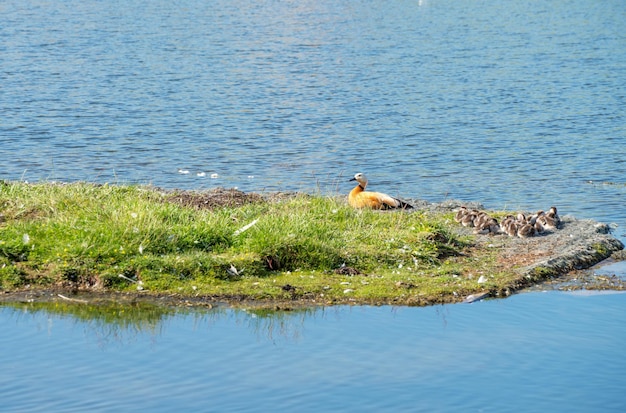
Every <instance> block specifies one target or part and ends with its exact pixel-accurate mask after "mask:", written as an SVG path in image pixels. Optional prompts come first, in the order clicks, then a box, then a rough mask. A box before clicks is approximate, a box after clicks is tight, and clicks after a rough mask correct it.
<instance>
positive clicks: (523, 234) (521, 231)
mask: <svg viewBox="0 0 626 413" xmlns="http://www.w3.org/2000/svg"><path fill="white" fill-rule="evenodd" d="M536 233H537V230H536V229H535V226H534V225H532V224H530V222H527V223H525V224H522V225H521V226H520V227H519V228H518V229H517V236H518V237H520V238H528V237H532V236H534V235H535V234H536Z"/></svg>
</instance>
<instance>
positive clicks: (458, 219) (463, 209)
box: [454, 206, 469, 224]
mask: <svg viewBox="0 0 626 413" xmlns="http://www.w3.org/2000/svg"><path fill="white" fill-rule="evenodd" d="M468 212H469V211H468V210H467V207H465V206H461V207H460V208H459V210H458V211H456V214H454V220H455V221H456V222H458V223H459V224H460V223H461V221H463V217H465V215H467V213H468Z"/></svg>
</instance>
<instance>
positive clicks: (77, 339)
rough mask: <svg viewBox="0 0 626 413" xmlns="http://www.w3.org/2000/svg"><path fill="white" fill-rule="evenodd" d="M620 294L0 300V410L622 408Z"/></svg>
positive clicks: (625, 328) (625, 380)
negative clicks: (137, 315)
mask: <svg viewBox="0 0 626 413" xmlns="http://www.w3.org/2000/svg"><path fill="white" fill-rule="evenodd" d="M625 313H626V295H624V294H620V293H613V294H606V295H584V294H581V293H576V294H573V293H556V292H549V293H526V294H519V295H516V296H513V297H511V298H509V299H506V300H493V301H483V302H478V303H474V304H456V305H446V306H436V307H426V308H407V307H405V308H393V307H330V308H319V309H312V310H308V311H306V312H297V311H296V312H286V313H284V312H283V313H277V314H273V315H272V314H265V313H254V312H251V311H247V312H244V311H240V310H224V309H218V310H209V311H194V312H191V313H188V312H179V313H169V314H165V315H162V316H161V318H160V319H155V318H148V319H147V320H146V321H145V322H144V323H142V322H130V323H128V322H127V320H124V316H123V314H118V316H117V317H109V318H108V319H107V321H106V322H105V321H102V320H101V319H97V318H95V319H92V320H83V321H77V320H76V319H75V318H73V317H70V316H69V315H62V314H59V313H58V312H57V311H55V310H54V308H48V310H47V311H43V310H38V309H37V306H35V305H34V304H24V305H18V307H17V308H10V307H1V306H0V326H1V328H2V332H3V333H2V335H0V345H1V346H2V352H1V353H0V362H1V365H2V369H1V370H0V389H1V390H0V394H2V408H3V411H15V412H18V411H19V412H25V411H28V412H39V411H41V412H50V411H55V412H71V411H76V412H84V411H90V412H95V411H97V412H115V411H151V412H152V411H154V412H170V411H202V412H235V411H252V412H267V411H272V412H294V411H298V412H319V411H333V412H338V411H342V412H344V411H345V412H381V411H393V412H417V411H423V412H448V411H469V412H505V411H511V412H549V411H563V412H623V411H624V408H626V399H624V386H625V385H626V376H624V370H625V369H626V358H625V357H624V348H625V346H626V319H625V318H624V314H625Z"/></svg>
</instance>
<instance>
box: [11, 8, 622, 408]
mask: <svg viewBox="0 0 626 413" xmlns="http://www.w3.org/2000/svg"><path fill="white" fill-rule="evenodd" d="M0 15H1V16H2V18H1V19H0V39H2V40H0V179H10V180H27V181H40V180H61V181H76V180H86V181H94V182H113V183H142V184H154V185H157V186H161V187H164V188H185V189H208V188H213V187H216V186H224V187H238V188H239V189H242V190H245V191H258V192H263V191H274V190H300V191H305V192H321V193H324V194H326V193H330V194H345V193H347V192H348V191H349V189H350V185H349V184H348V183H347V182H346V181H347V179H348V178H349V177H351V176H352V175H353V174H354V173H356V172H365V173H367V174H368V176H369V179H370V184H371V187H372V188H373V189H375V190H381V191H384V192H388V193H391V194H393V195H398V196H403V197H407V198H421V199H426V200H429V201H442V200H444V199H449V198H456V199H462V200H468V201H470V200H472V201H480V202H482V203H483V204H484V205H485V207H486V208H492V209H510V210H515V209H524V210H537V209H547V208H549V207H550V206H551V205H556V206H557V207H558V208H559V212H560V213H561V214H562V215H574V216H576V217H579V218H593V219H596V220H598V221H602V222H607V223H613V224H614V225H613V227H614V228H615V230H614V234H615V235H616V236H617V237H619V238H620V239H621V240H622V241H623V242H626V206H625V204H624V199H625V196H626V127H625V125H626V109H625V108H626V31H624V22H625V21H626V4H625V3H624V2H623V1H622V0H603V1H596V0H568V1H552V2H547V1H539V0H524V1H519V0H498V1H496V0H479V1H456V0H411V1H408V0H405V1H403V0H392V1H380V0H372V1H358V0H338V1H337V0H334V1H328V0H315V1H311V0H298V1H288V0H282V1H281V0H255V1H252V0H248V1H246V0H228V1H226V0H213V1H200V0H181V1H162V0H153V1H141V0H127V1H123V2H122V1H115V0H112V1H106V2H102V1H94V0H80V1H79V0H67V1H63V2H50V1H47V0H29V1H16V0H4V1H3V2H1V3H0ZM182 171H188V172H189V173H181V172H182ZM199 173H200V174H201V175H202V174H203V176H199V175H198V174H199ZM602 271H604V272H606V273H617V274H618V275H620V276H626V272H625V271H624V268H623V266H622V267H620V266H619V264H617V265H616V266H611V267H605V268H604V269H603V270H602ZM624 297H625V296H624V295H601V296H592V297H579V296H572V295H564V294H559V293H549V294H540V293H532V294H530V293H529V294H524V295H520V296H515V297H513V298H511V299H507V300H504V301H496V302H486V303H479V304H476V305H471V306H445V307H435V308H426V309H409V308H401V309H390V308H387V307H382V308H370V307H357V308H349V307H348V308H344V307H340V308H337V309H334V308H333V309H325V310H318V311H317V312H314V313H312V314H311V313H306V314H304V315H301V316H300V315H296V316H294V317H293V318H287V319H285V318H280V317H279V318H276V317H270V318H262V320H265V321H263V322H265V323H269V324H272V323H276V325H278V326H282V327H281V328H284V329H286V331H285V334H286V336H285V337H283V335H282V334H278V333H279V332H280V331H281V330H280V328H279V329H278V330H276V329H275V328H274V329H269V330H276V331H273V332H272V337H271V338H268V337H266V334H265V331H264V329H265V324H263V323H261V324H260V325H259V324H254V321H253V320H258V318H257V319H254V318H252V316H249V315H248V314H246V313H239V312H226V313H219V314H217V315H211V316H209V315H202V314H192V315H184V314H181V315H177V316H172V317H169V318H165V319H164V320H163V321H162V322H160V323H159V324H158V325H157V326H156V327H155V328H156V330H154V329H148V330H142V329H140V330H139V331H135V330H132V329H131V330H130V331H115V330H114V331H111V330H110V329H107V328H104V327H103V326H102V325H100V324H98V323H96V322H95V321H94V322H93V323H89V322H87V321H78V319H74V318H72V317H71V316H69V315H68V316H66V317H64V316H58V315H53V313H46V312H36V313H34V314H31V313H29V312H27V313H25V314H23V315H21V316H17V315H16V313H14V312H13V310H9V309H3V310H2V311H0V324H1V325H2V329H1V330H0V331H2V333H1V334H0V341H1V343H2V347H1V348H2V350H3V351H2V352H0V354H1V355H0V361H1V365H2V366H3V368H2V369H0V396H2V406H1V407H0V410H2V409H7V408H8V409H9V410H10V411H85V410H89V411H112V410H137V409H141V410H142V411H150V410H153V411H171V410H174V409H176V410H180V409H184V408H187V409H189V410H197V411H244V410H256V411H268V410H271V411H276V410H282V411H294V410H297V411H313V410H315V411H320V410H328V411H359V412H361V411H381V410H386V411H389V410H391V411H420V410H421V411H450V410H455V411H458V410H469V411H507V410H509V411H524V410H525V411H554V410H562V411H623V410H624V409H623V408H624V404H623V402H622V400H621V398H620V397H619V396H620V394H621V393H620V392H621V389H623V388H624V384H626V383H625V382H624V378H623V371H624V362H623V360H624V359H623V357H620V354H621V353H620V351H621V349H622V348H623V346H624V333H625V329H624V321H623V314H624V306H625V301H626V300H625V299H624ZM285 320H288V321H285ZM281 323H287V324H286V325H285V324H281ZM251 325H252V326H253V328H252V327H251ZM103 331H104V332H103ZM118 335H119V337H118ZM294 336H295V337H294ZM116 340H117V341H116ZM6 406H8V407H6Z"/></svg>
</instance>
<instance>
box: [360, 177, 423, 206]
mask: <svg viewBox="0 0 626 413" xmlns="http://www.w3.org/2000/svg"><path fill="white" fill-rule="evenodd" d="M350 181H357V182H358V183H359V184H358V185H357V186H356V187H355V188H354V189H353V190H352V191H350V194H349V195H348V203H349V204H350V206H352V207H353V208H359V209H360V208H370V209H411V208H413V206H412V205H410V204H408V203H406V202H404V201H402V200H400V199H397V198H394V197H392V196H389V195H387V194H383V193H382V192H372V191H366V190H365V188H366V186H367V178H366V177H365V175H364V174H362V173H358V174H356V175H354V178H352V179H350Z"/></svg>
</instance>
